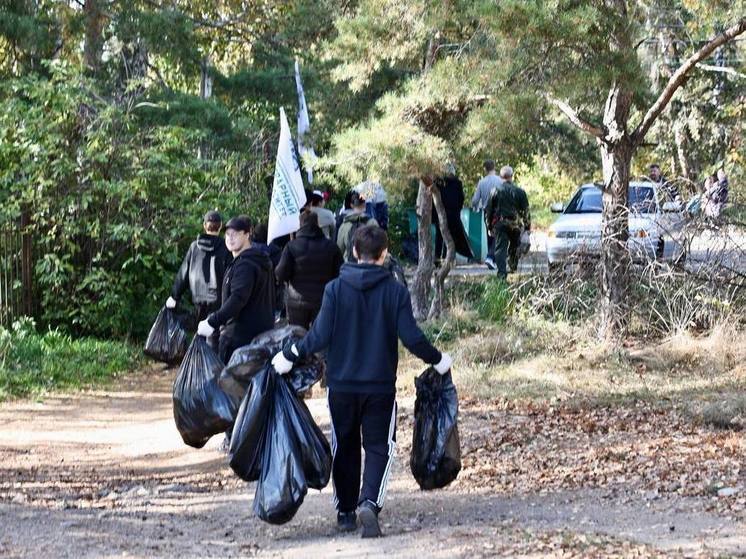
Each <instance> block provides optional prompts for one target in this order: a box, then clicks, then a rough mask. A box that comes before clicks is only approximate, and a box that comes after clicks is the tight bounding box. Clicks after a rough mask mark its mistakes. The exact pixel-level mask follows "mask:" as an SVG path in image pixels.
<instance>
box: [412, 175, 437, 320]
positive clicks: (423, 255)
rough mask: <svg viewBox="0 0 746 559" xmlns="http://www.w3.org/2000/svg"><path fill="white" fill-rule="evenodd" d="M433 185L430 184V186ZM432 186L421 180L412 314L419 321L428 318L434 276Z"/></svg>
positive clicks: (418, 192) (418, 198) (418, 196)
mask: <svg viewBox="0 0 746 559" xmlns="http://www.w3.org/2000/svg"><path fill="white" fill-rule="evenodd" d="M431 185H432V183H430V186H431ZM430 186H428V185H427V184H425V182H424V181H423V180H422V179H420V186H419V190H418V191H417V247H418V249H419V255H418V258H417V270H416V271H415V273H414V279H413V280H412V289H411V293H412V312H413V313H414V317H415V318H416V319H417V320H425V319H427V317H428V311H429V306H430V305H429V304H428V302H429V300H430V278H431V277H432V275H433V241H432V237H431V235H430V225H431V223H432V212H433V197H432V195H431V194H430Z"/></svg>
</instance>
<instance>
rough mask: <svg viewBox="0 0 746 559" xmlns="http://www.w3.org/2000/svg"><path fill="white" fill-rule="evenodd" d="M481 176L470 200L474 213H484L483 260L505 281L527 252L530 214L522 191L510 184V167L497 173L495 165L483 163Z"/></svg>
mask: <svg viewBox="0 0 746 559" xmlns="http://www.w3.org/2000/svg"><path fill="white" fill-rule="evenodd" d="M484 172H485V176H484V177H483V178H482V179H481V180H480V181H479V183H477V188H476V191H475V192H474V196H473V197H472V199H471V207H472V210H474V211H475V212H479V211H481V212H483V213H484V221H485V226H486V228H487V258H485V264H486V265H487V267H488V268H489V269H490V270H495V269H497V275H498V276H499V277H502V278H506V277H507V275H508V270H510V271H511V272H515V271H516V270H517V269H518V259H519V258H520V253H521V252H522V251H527V250H528V243H529V238H530V234H531V211H530V209H529V203H528V196H527V195H526V191H525V190H523V189H522V188H521V187H520V186H518V185H517V184H516V183H515V182H513V175H514V172H513V168H512V167H511V166H510V165H505V166H504V167H502V168H501V169H500V174H499V175H498V174H497V171H496V167H495V162H494V161H493V160H492V159H488V160H486V161H485V162H484Z"/></svg>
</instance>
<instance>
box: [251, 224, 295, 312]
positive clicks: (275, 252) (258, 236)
mask: <svg viewBox="0 0 746 559" xmlns="http://www.w3.org/2000/svg"><path fill="white" fill-rule="evenodd" d="M268 232H269V228H268V226H267V223H266V222H263V223H259V224H258V225H257V226H256V227H254V232H253V233H252V234H251V243H252V245H253V246H255V247H256V248H258V249H259V250H261V251H262V252H263V253H264V254H266V255H267V256H269V259H270V260H271V261H272V268H273V269H274V268H275V267H276V266H277V265H278V264H279V263H280V256H281V255H282V250H283V246H281V245H280V244H279V239H274V240H273V241H272V242H271V243H269V244H267V234H268ZM288 240H289V239H288ZM285 244H287V243H285ZM274 312H275V322H277V321H278V320H279V319H280V318H281V317H283V316H285V289H284V285H283V283H282V282H280V281H279V280H278V279H277V277H275V302H274Z"/></svg>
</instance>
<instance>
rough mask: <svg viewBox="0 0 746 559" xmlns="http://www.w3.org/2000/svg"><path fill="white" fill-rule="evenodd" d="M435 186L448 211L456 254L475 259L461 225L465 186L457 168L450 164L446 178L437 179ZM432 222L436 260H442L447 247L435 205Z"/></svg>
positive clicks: (447, 217)
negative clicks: (457, 172)
mask: <svg viewBox="0 0 746 559" xmlns="http://www.w3.org/2000/svg"><path fill="white" fill-rule="evenodd" d="M435 186H436V187H437V188H438V190H439V191H440V199H441V200H442V201H443V206H445V209H446V219H447V220H448V231H450V233H451V237H452V238H453V242H454V244H455V245H456V252H457V253H459V254H460V255H462V256H464V257H466V258H474V253H473V252H472V251H471V246H470V245H469V237H468V236H467V235H466V231H464V224H463V223H461V209H462V208H463V207H464V185H463V183H462V182H461V180H460V179H459V178H458V176H457V175H456V168H455V167H454V166H453V165H451V164H449V165H448V166H447V173H446V176H445V177H442V178H438V179H436V181H435ZM432 222H433V224H434V225H435V258H436V260H440V259H442V258H445V257H446V253H447V247H446V245H445V243H444V242H443V234H442V233H441V232H440V221H439V217H438V212H437V211H436V210H435V205H433V215H432Z"/></svg>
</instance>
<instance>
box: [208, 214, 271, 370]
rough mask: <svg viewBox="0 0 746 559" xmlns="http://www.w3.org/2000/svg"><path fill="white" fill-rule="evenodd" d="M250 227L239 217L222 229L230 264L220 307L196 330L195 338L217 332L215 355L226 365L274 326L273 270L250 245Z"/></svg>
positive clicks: (260, 251)
mask: <svg viewBox="0 0 746 559" xmlns="http://www.w3.org/2000/svg"><path fill="white" fill-rule="evenodd" d="M251 233H252V224H251V219H250V218H249V217H248V216H245V215H240V216H238V217H234V218H233V219H231V220H230V221H229V222H228V223H227V224H226V226H225V245H226V247H228V250H230V251H231V253H232V254H233V262H232V263H231V265H230V266H228V269H227V270H226V271H225V277H224V278H223V288H222V304H221V305H220V308H219V309H217V310H216V311H215V312H213V313H211V314H210V315H209V316H208V317H207V318H206V319H205V320H203V321H202V322H200V323H199V325H198V326H197V334H198V335H200V336H205V337H210V336H212V335H213V333H214V332H215V330H218V329H219V330H220V345H219V349H218V355H219V357H220V359H221V360H222V361H223V363H228V361H229V360H230V358H231V355H233V352H234V351H235V350H236V349H237V348H239V347H241V346H243V345H246V344H248V343H249V342H251V340H252V338H254V336H256V335H257V334H259V333H261V332H265V331H267V330H270V329H272V327H273V326H274V312H273V307H274V297H275V294H274V283H275V278H274V270H273V268H272V261H271V260H270V259H269V256H267V255H266V254H265V253H264V251H262V250H261V249H260V248H258V247H255V246H252V243H251Z"/></svg>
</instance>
